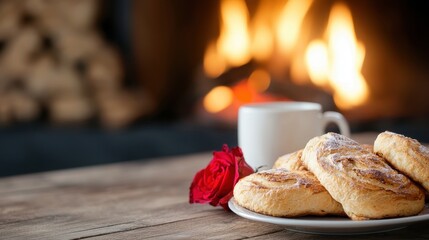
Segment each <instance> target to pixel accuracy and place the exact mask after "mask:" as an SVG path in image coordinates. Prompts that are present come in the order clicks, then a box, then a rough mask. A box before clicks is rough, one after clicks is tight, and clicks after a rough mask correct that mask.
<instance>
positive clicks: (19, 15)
mask: <svg viewBox="0 0 429 240" xmlns="http://www.w3.org/2000/svg"><path fill="white" fill-rule="evenodd" d="M100 4H101V2H98V1H97V0H20V1H15V0H3V1H0V124H3V125H4V124H11V123H14V122H22V121H33V120H36V119H40V118H42V117H43V116H47V118H48V119H49V120H50V121H51V122H53V123H56V124H82V123H85V122H87V121H88V120H93V119H97V120H99V121H100V123H101V124H102V125H104V126H106V127H109V128H118V127H123V126H126V125H127V124H129V123H131V122H132V121H134V120H135V119H136V118H138V117H140V116H141V115H142V114H145V112H147V111H149V110H150V106H151V104H150V101H149V100H148V99H146V98H145V96H146V95H145V94H142V93H141V92H138V91H136V90H133V91H131V90H129V89H126V88H125V87H124V83H123V78H124V72H123V66H122V62H121V58H120V55H119V53H118V52H117V50H116V49H115V48H114V47H113V46H111V45H110V44H108V43H107V41H106V40H104V39H103V37H102V34H100V32H99V31H98V30H97V27H96V23H97V17H98V10H99V8H100V6H99V5H100Z"/></svg>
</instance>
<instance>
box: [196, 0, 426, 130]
mask: <svg viewBox="0 0 429 240" xmlns="http://www.w3.org/2000/svg"><path fill="white" fill-rule="evenodd" d="M426 5H427V4H426V3H409V2H407V1H388V2H387V1H311V0H308V1H299V0H298V1H293V0H289V1H228V0H224V1H220V2H219V8H218V15H217V16H218V21H219V26H218V29H219V32H218V34H217V35H216V37H215V38H212V39H210V41H209V42H208V43H207V45H206V48H205V52H204V58H203V60H202V67H201V68H202V69H201V70H200V71H201V73H200V74H199V75H198V77H197V78H198V79H197V80H196V85H197V86H198V87H199V88H200V89H199V90H200V92H199V94H202V95H203V97H202V98H201V99H202V100H201V102H200V104H201V106H200V108H202V109H199V111H200V112H199V113H200V114H201V113H202V114H201V115H203V116H204V119H207V118H208V117H207V116H212V117H213V118H215V119H220V120H221V121H222V120H226V121H229V122H234V119H235V117H236V116H234V113H236V110H237V109H238V107H239V106H240V104H245V103H249V102H258V101H276V100H289V101H315V102H319V103H321V104H322V105H323V106H324V108H325V110H337V111H340V112H342V113H343V114H344V115H345V116H346V118H347V119H348V120H349V121H350V122H351V124H352V125H356V126H362V124H368V123H372V122H374V121H380V120H383V121H384V120H386V119H390V120H392V119H401V120H400V121H402V120H403V119H420V120H419V121H420V122H421V121H422V120H421V119H425V118H427V116H428V114H429V106H428V105H429V101H426V100H425V97H424V96H425V95H426V94H425V92H426V89H429V88H428V87H429V81H428V80H427V78H428V77H429V75H428V74H427V70H426V68H425V67H424V65H425V64H426V63H427V60H428V59H427V56H428V55H427V54H424V53H427V51H428V46H427V44H425V43H424V40H425V39H426V40H427V36H428V33H427V31H426V30H424V22H425V16H424V14H425V13H424V12H423V11H422V9H424V8H425V7H426ZM220 86H221V87H220ZM215 95H216V96H217V97H213V96H215ZM243 95H244V96H247V97H243ZM249 96H253V98H252V97H249ZM209 99H212V100H211V102H212V103H208V102H209ZM210 104H217V105H218V106H217V108H215V109H213V106H212V105H210ZM219 105H221V106H219ZM204 112H206V113H205V114H204Z"/></svg>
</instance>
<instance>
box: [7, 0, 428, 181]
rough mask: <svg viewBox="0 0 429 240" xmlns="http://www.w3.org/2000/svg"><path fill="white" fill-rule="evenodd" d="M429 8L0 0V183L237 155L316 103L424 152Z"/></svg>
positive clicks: (391, 3)
mask: <svg viewBox="0 0 429 240" xmlns="http://www.w3.org/2000/svg"><path fill="white" fill-rule="evenodd" d="M427 9H429V2H428V1H406V0H379V1H371V0H353V1H352V0H347V1H345V0H343V1H337V0H317V1H316V0H265V1H264V0H247V1H245V0H205V1H198V0H185V1H175V0H141V1H138V0H135V1H132V0H122V1H121V0H106V1H98V0H21V1H14V0H2V1H0V164H1V167H0V176H8V175H15V174H23V173H31V172H38V171H47V170H53V169H63V168H71V167H79V166H87V165H95V164H101V163H110V162H119V161H128V160H144V159H148V158H153V157H161V156H168V155H177V154H187V153H194V152H202V151H213V150H217V149H220V148H221V146H222V144H224V143H227V144H230V145H237V136H236V121H237V110H238V108H239V106H240V105H242V104H246V103H253V102H266V101H311V102H318V103H320V104H322V106H323V109H324V110H325V111H326V110H335V111H340V112H341V113H343V114H344V115H345V116H346V118H347V120H348V121H349V123H350V125H351V128H352V132H354V133H358V132H364V131H384V130H391V131H395V132H398V133H402V134H405V135H408V136H410V137H413V138H416V139H418V140H419V141H421V142H429V122H428V120H429V101H428V99H427V96H428V90H429V68H428V63H429V55H428V53H429V51H428V50H429V31H428V29H427V22H428V20H429V15H428V14H427V13H426V11H427Z"/></svg>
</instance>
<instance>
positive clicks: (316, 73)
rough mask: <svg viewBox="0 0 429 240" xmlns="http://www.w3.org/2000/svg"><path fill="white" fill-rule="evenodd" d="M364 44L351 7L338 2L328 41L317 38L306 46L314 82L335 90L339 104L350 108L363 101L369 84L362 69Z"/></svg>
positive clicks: (307, 59) (333, 12)
mask: <svg viewBox="0 0 429 240" xmlns="http://www.w3.org/2000/svg"><path fill="white" fill-rule="evenodd" d="M364 58H365V47H364V45H363V44H361V43H359V42H358V41H357V39H356V35H355V31H354V26H353V19H352V14H351V12H350V10H349V9H348V8H347V6H346V5H344V4H336V5H334V7H333V8H332V10H331V13H330V17H329V22H328V28H327V44H326V43H325V42H323V41H322V40H315V41H313V42H311V43H310V45H309V46H308V48H307V53H306V62H307V67H308V72H309V75H310V78H311V80H312V82H313V83H314V84H316V85H318V86H322V87H326V85H327V84H328V85H329V87H330V88H332V90H333V94H334V101H335V103H336V104H337V106H338V107H339V108H342V109H349V108H352V107H355V106H358V105H361V104H362V103H364V102H365V101H366V100H367V98H368V86H367V84H366V81H365V78H364V77H363V75H362V73H361V69H362V65H363V61H364Z"/></svg>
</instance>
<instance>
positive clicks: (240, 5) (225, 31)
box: [217, 0, 250, 66]
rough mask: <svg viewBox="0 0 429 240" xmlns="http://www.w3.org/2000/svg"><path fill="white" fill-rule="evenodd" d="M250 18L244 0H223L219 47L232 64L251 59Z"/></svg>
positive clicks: (235, 64)
mask: <svg viewBox="0 0 429 240" xmlns="http://www.w3.org/2000/svg"><path fill="white" fill-rule="evenodd" d="M248 18H249V14H248V11H247V7H246V3H245V2H244V1H243V0H223V1H222V2H221V19H222V23H221V33H220V36H219V40H218V42H217V48H218V51H219V52H220V54H221V55H222V56H225V58H226V60H227V62H228V63H229V64H230V65H232V66H240V65H243V64H245V63H247V62H248V61H249V60H250V52H249V45H250V42H249V32H248Z"/></svg>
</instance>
